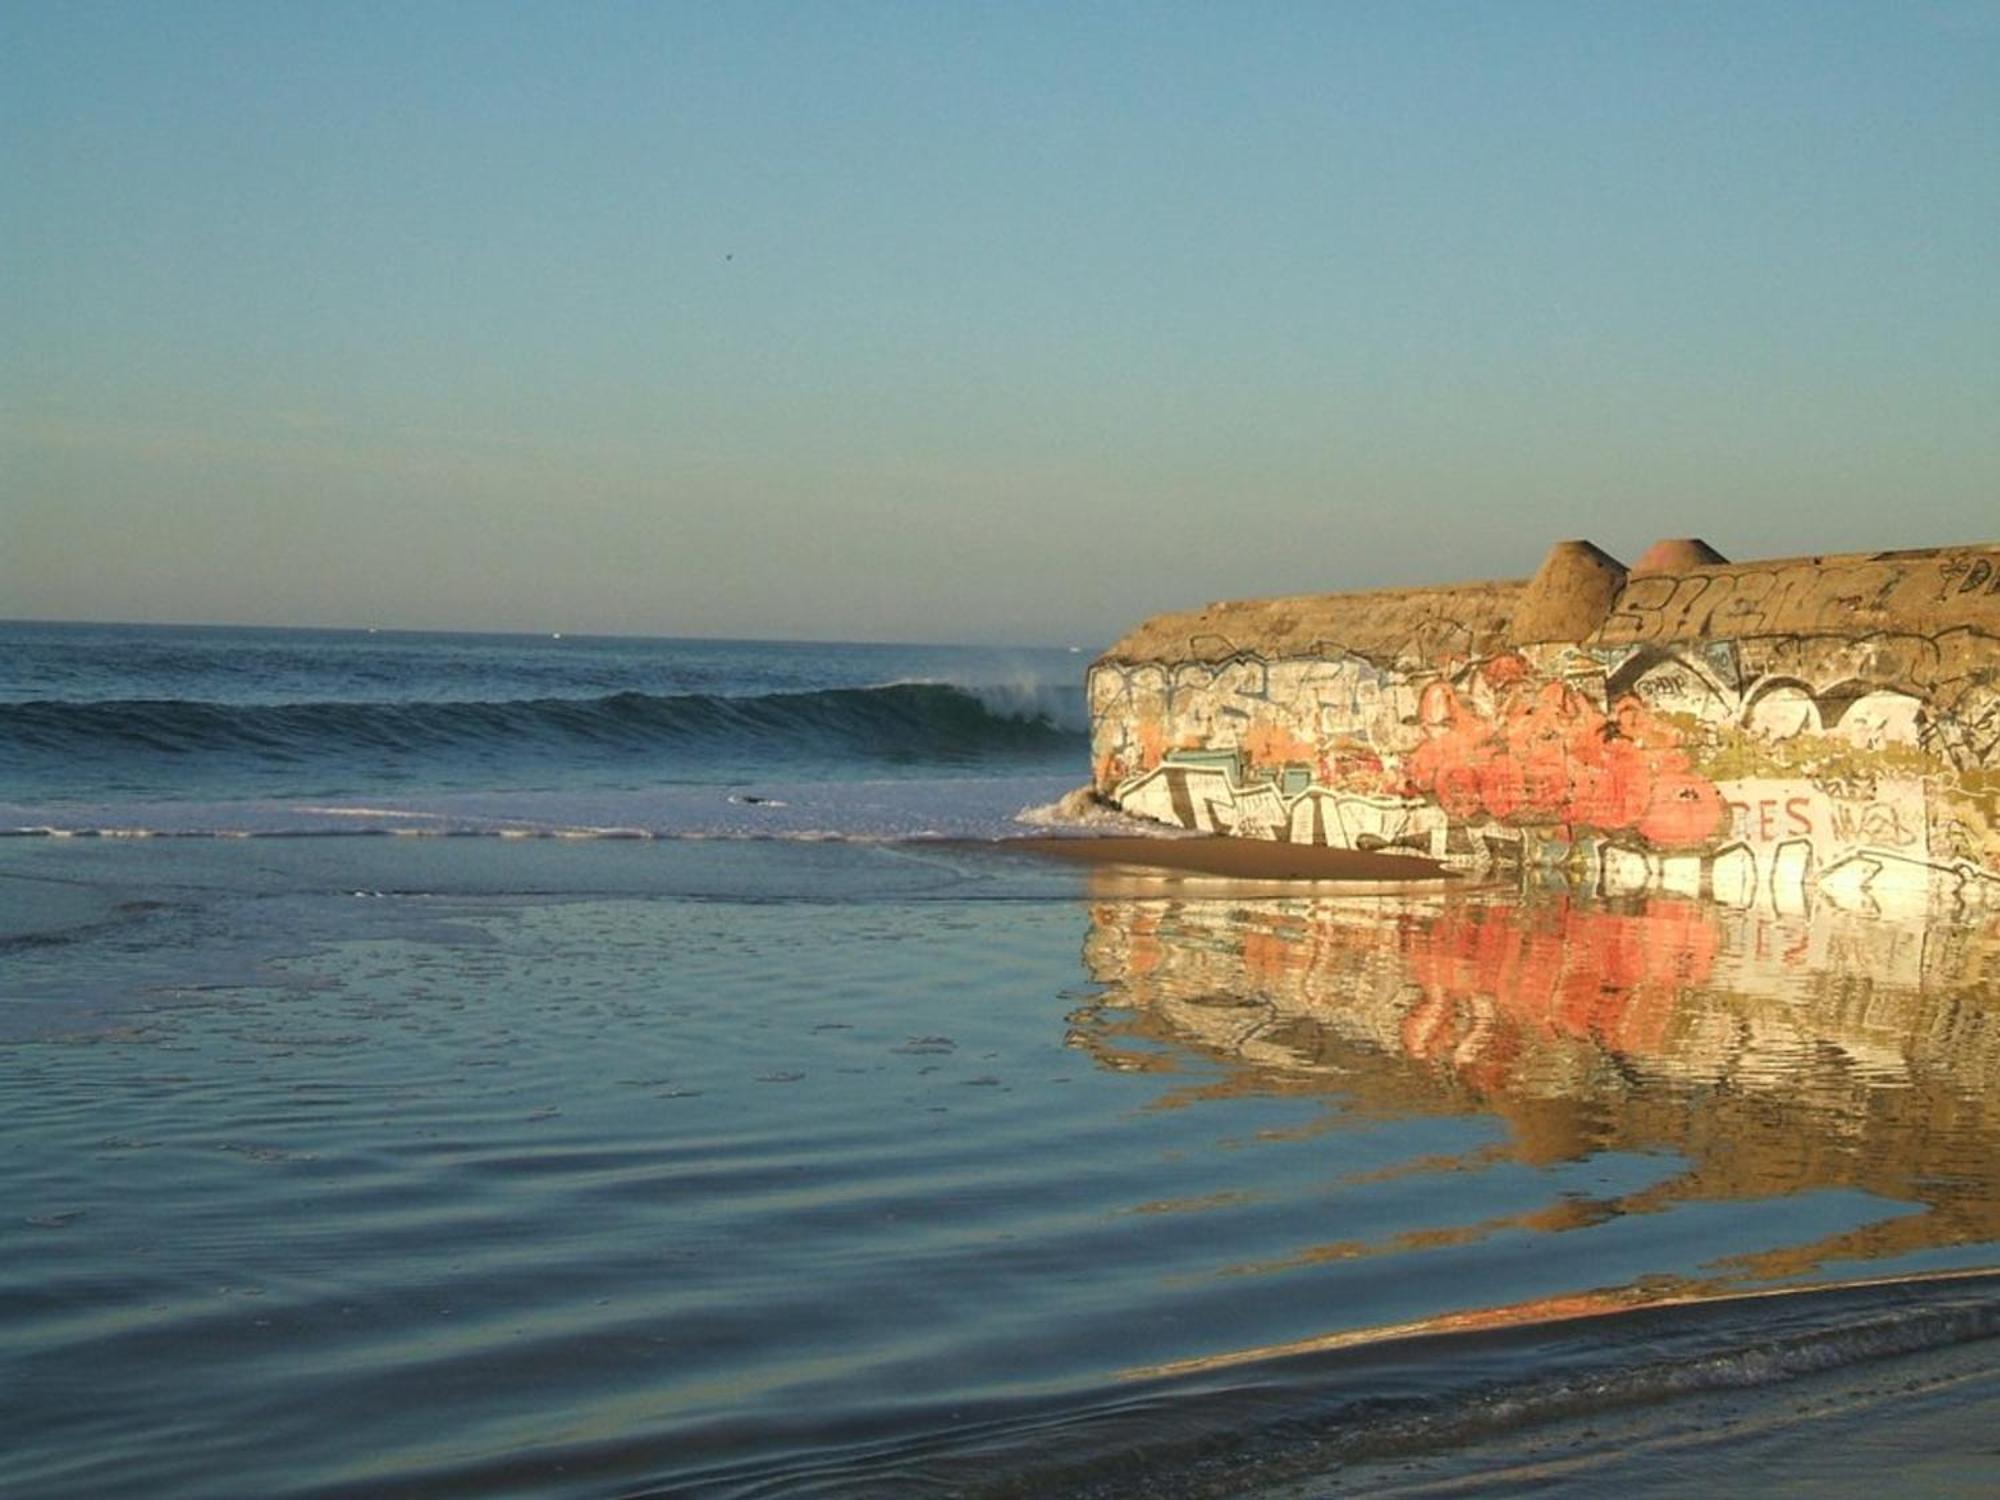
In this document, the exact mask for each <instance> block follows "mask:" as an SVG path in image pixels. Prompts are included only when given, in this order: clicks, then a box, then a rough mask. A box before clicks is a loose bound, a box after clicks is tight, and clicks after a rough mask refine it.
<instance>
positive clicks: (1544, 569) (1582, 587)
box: [1509, 541, 1625, 645]
mask: <svg viewBox="0 0 2000 1500" xmlns="http://www.w3.org/2000/svg"><path fill="white" fill-rule="evenodd" d="M1624 587H1625V564H1623V563H1622V562H1620V561H1619V560H1618V559H1617V558H1615V557H1613V556H1612V555H1611V554H1610V553H1609V552H1606V551H1605V550H1604V549H1603V548H1602V547H1599V546H1596V545H1595V544H1594V543H1591V542H1585V541H1570V542H1557V543H1556V544H1555V546H1553V547H1551V548H1550V549H1549V555H1548V556H1547V557H1545V558H1543V559H1542V565H1541V567H1540V568H1538V569H1536V570H1535V576H1534V577H1533V578H1530V579H1529V580H1528V582H1527V585H1526V586H1525V587H1524V588H1523V589H1522V590H1521V596H1520V599H1519V600H1518V601H1517V602H1516V603H1515V605H1514V619H1513V628H1512V630H1511V631H1510V632H1509V634H1510V635H1511V636H1512V638H1513V639H1514V640H1515V641H1516V642H1517V643H1519V644H1521V645H1531V644H1534V643H1537V642H1541V641H1580V640H1582V639H1583V638H1584V637H1585V636H1587V635H1590V634H1591V633H1592V632H1593V631H1595V630H1596V629H1597V627H1598V626H1600V625H1602V624H1603V623H1604V621H1605V620H1606V619H1607V618H1608V617H1609V616H1610V614H1611V606H1612V604H1613V603H1615V602H1616V600H1617V598H1618V595H1619V592H1620V590H1622V589H1623V588H1624Z"/></svg>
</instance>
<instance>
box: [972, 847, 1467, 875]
mask: <svg viewBox="0 0 2000 1500" xmlns="http://www.w3.org/2000/svg"><path fill="white" fill-rule="evenodd" d="M1004 847H1006V848H1009V849H1018V850H1020V851H1022V852H1024V853H1030V854H1046V855H1050V856H1053V857H1054V858H1057V859H1066V860H1072V861H1074V862H1076V863H1078V864H1086V865H1137V866H1143V867H1146V868H1150V869H1156V870H1182V871H1186V872H1188V873H1190V874H1196V875H1220V876H1224V877H1227V878H1229V879H1232V880H1346V881H1384V880H1395V881H1403V880H1444V879H1449V878H1451V872H1450V871H1448V870H1447V869H1445V867H1444V866H1443V865H1441V864H1439V863H1438V862H1437V861H1436V860H1431V859H1425V858H1423V857H1421V856H1420V855H1414V854H1381V853H1374V852H1367V853H1364V852H1361V851H1359V850H1354V849H1329V848H1326V847H1325V846H1324V845H1320V844H1281V843H1277V842H1275V841H1273V840H1269V839H1241V838H1218V837H1207V838H1132V837H1117V838H1025V839H1008V840H1007V841H1006V843H1005V846H1004Z"/></svg>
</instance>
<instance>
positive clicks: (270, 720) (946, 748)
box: [0, 682, 1083, 766]
mask: <svg viewBox="0 0 2000 1500" xmlns="http://www.w3.org/2000/svg"><path fill="white" fill-rule="evenodd" d="M1082 720H1083V700H1082V691H1081V689H1067V688H1052V687H1049V686H1046V685H1042V686H1025V687H1010V686H995V687H959V686H955V685H953V684H949V683H939V682H900V683H890V684H887V685H884V686H880V687H865V688H830V689H822V690H820V691H815V692H787V693H768V694H764V695H761V696H753V697H730V696H721V695H709V694H684V695H677V696H657V695H654V694H649V693H636V692H622V693H612V694H609V695H607V696H604V697H597V698H530V699H513V700H505V701H495V702H478V701H444V702H437V701H433V702H348V701H338V702H309V703H264V704H239V703H213V702H196V701H187V700H179V699H161V700H149V699H125V700H108V701H94V702H71V701H65V700H39V701H30V702H24V703H6V704H0V766H4V765H6V764H8V763H9V762H10V761H14V762H22V761H31V760H43V759H55V758H61V759H74V758H83V759H88V760H104V759H114V758H120V757H123V756H129V755H132V754H141V755H147V756H161V755H165V756H185V757H201V756H210V755H213V756H220V757H226V758H230V759H242V758H248V759H251V760H255V761H259V762H263V763H267V764H287V763H300V762H306V761H311V760H317V759H321V758H323V757H327V756H330V755H335V756H368V757H383V756H388V757H399V756H408V755H426V754H436V753H440V752H442V753H445V754H450V753H452V752H459V751H463V752H470V753H472V754H474V755H479V754H482V753H499V752H506V753H509V754H521V753H528V754H541V755H547V756H554V757H563V756H566V755H571V754H579V755H585V756H592V755H602V754H604V753H606V752H610V753H614V754H615V753H618V752H626V751H629V752H649V751H660V750H676V749H703V748H709V747H713V748H715V749H718V750H721V751H724V752H726V753H728V754H729V755H730V756H731V757H734V756H737V755H740V754H742V753H743V752H745V751H752V752H759V753H764V754H771V753H779V754H782V753H784V752H786V751H787V750H791V751H794V752H797V753H800V754H804V755H809V756H814V757H822V758H824V757H837V758H847V757H856V758H861V759H869V760H877V759H888V760H908V761H926V760H943V761H962V760H971V759H985V758H991V757H1001V758H1005V757H1009V756H1017V755H1040V754H1045V753H1057V752H1068V751H1073V750H1074V749H1076V747H1077V746H1078V745H1079V744H1080V743H1081V740H1082V730H1081V727H1080V726H1081V723H1082Z"/></svg>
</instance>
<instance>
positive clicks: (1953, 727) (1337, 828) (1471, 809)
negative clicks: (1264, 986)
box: [1089, 542, 2000, 910]
mask: <svg viewBox="0 0 2000 1500" xmlns="http://www.w3.org/2000/svg"><path fill="white" fill-rule="evenodd" d="M1089 689H1090V704H1091V716H1092V735H1093V738H1092V754H1093V760H1094V773H1095V783H1096V787H1097V790H1098V792H1099V793H1100V795H1102V796H1104V797H1105V798H1107V799H1108V800H1110V801H1112V802H1114V803H1116V804H1118V805H1119V806H1121V807H1122V808H1124V809H1125V810H1126V811H1128V812H1131V813H1136V814H1139V815H1142V816H1145V817H1150V818H1155V819H1159V820H1161V821H1164V822H1168V823H1174V824H1178V825H1180V826H1183V827H1186V828H1190V829H1198V830H1201V831H1204V832H1214V833H1225V834H1234V835H1238V836H1243V837H1250V838H1263V839H1279V840H1289V841H1294V842H1301V843H1313V844H1324V845H1329V846H1333V847H1336V848H1349V849H1362V850H1387V851H1391V852H1396V851H1407V852H1410V853H1413V854H1420V855H1424V856H1427V857H1429V858H1432V859H1436V860H1440V861H1442V862H1444V863H1446V864H1448V865H1451V866H1454V867H1457V868H1461V869H1469V870H1479V871H1487V870H1499V869H1519V870H1524V871H1528V872H1540V873H1543V874H1546V875H1547V876H1548V877H1550V878H1551V879H1556V880H1561V881H1564V882H1568V883H1571V884H1573V885H1581V886H1584V887H1587V888H1591V889H1595V890H1600V891H1605V892H1608V893H1612V894H1617V893H1620V892H1623V891H1631V892H1638V891H1641V890H1647V889H1665V890H1668V891H1673V892H1679V893H1683V894H1687V895H1699V896H1705V897H1711V898H1713V899H1716V900H1718V901H1721V902H1724V903H1726V904H1730V905H1736V906H1745V907H1747V906H1752V905H1759V904H1763V905H1768V906H1772V907H1775V908H1777V909H1778V910H1785V909H1790V908H1795V907H1798V906H1800V905H1802V904H1803V903H1805V902H1807V901H1809V900H1811V899H1813V898H1814V897H1815V896H1821V895H1823V896H1825V897H1828V898H1830V899H1832V900H1834V901H1836V902H1838V903H1841V904H1849V905H1856V906H1868V905H1876V906H1880V905H1883V904H1885V903H1888V904H1894V903H1899V902H1901V903H1908V902H1912V901H1915V902H1930V901H1935V900H1940V899H1945V900H1954V901H1959V902H1968V903H1975V904H2000V547H1975V548H1950V549H1935V550H1928V551H1920V552H1897V553H1880V554H1867V555H1854V556H1845V557H1826V558H1809V559H1797V560H1787V561H1776V562H1761V563H1752V564H1729V563H1726V562H1723V561H1722V560H1721V559H1720V558H1719V557H1718V556H1717V555H1716V554H1715V553H1714V552H1713V551H1712V550H1711V549H1708V548H1707V547H1705V546H1704V545H1702V544H1700V543H1694V542H1680V543H1663V544H1662V545H1661V546H1659V547H1656V548H1654V549H1653V551H1652V552H1650V553H1648V554H1647V555H1646V557H1644V558H1642V559H1641V560H1640V562H1639V564H1637V565H1635V567H1634V568H1633V569H1631V570H1630V571H1629V572H1628V570H1627V569H1626V568H1625V567H1624V566H1623V565H1622V564H1619V563H1618V562H1616V561H1615V560H1614V559H1612V558H1610V557H1608V556H1606V555H1605V554H1604V553H1602V552H1600V551H1598V550H1597V549H1596V548H1594V547H1591V546H1590V545H1589V544H1588V543H1575V542H1571V543H1563V544H1561V545H1560V546H1558V547H1557V548H1556V549H1555V551H1554V552H1552V553H1551V554H1550V557H1549V559H1548V561H1547V562H1545V563H1544V564H1543V566H1542V569H1541V571H1540V572H1538V573H1537V574H1536V575H1535V577H1534V578H1532V579H1529V580H1526V581H1525V582H1521V583H1491V584H1479V585H1473V586H1470V587H1466V588H1462V589H1425V590H1404V591H1396V592H1385V593H1376V594H1347V595H1333V596H1326V597H1322V598H1303V599H1283V600H1269V601H1257V602H1251V603H1242V604H1223V605H1212V606H1210V607H1208V608H1207V609H1204V610H1201V611H1198V612H1193V613H1189V614H1184V615H1166V616H1160V617H1158V618H1155V619H1153V620H1149V621H1147V622H1146V623H1145V624H1144V625H1142V626H1140V627H1139V629H1137V630H1135V631H1134V632H1133V633H1132V634H1131V635H1129V636H1127V637H1126V638H1125V639H1124V640H1122V641H1120V642H1119V643H1118V644H1117V645H1115V646H1113V647H1112V648H1111V650H1110V651H1109V652H1107V653H1106V654H1105V656H1104V657H1102V658H1101V659H1100V660H1099V661H1097V662H1096V663H1095V664H1094V665H1093V666H1092V668H1091V672H1090V683H1089Z"/></svg>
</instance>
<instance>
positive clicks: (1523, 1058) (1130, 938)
mask: <svg viewBox="0 0 2000 1500" xmlns="http://www.w3.org/2000/svg"><path fill="white" fill-rule="evenodd" d="M1084 962H1085V966H1086V968H1087V969H1088V971H1089V973H1090V976H1091V978H1092V979H1093V980H1094V981H1095V982H1096V983H1097V984H1098V985H1099V986H1101V992H1100V994H1099V996H1098V998H1097V1000H1096V1001H1095V1002H1094V1004H1093V1005H1092V1006H1091V1007H1090V1008H1088V1009H1086V1010H1085V1011H1082V1012H1079V1013H1078V1015H1077V1016H1075V1017H1074V1018H1073V1022H1074V1026H1075V1029H1074V1031H1073V1033H1072V1039H1073V1041H1074V1042H1075V1043H1076V1044H1077V1045H1079V1046H1083V1047H1085V1048H1087V1049H1089V1050H1090V1051H1092V1052H1093V1053H1094V1054H1095V1055H1097V1056H1099V1057H1100V1058H1102V1059H1103V1060H1104V1061H1105V1062H1106V1063H1107V1064H1109V1065H1111V1066H1118V1067H1127V1066H1134V1065H1143V1059H1144V1057H1145V1055H1146V1054H1145V1051H1144V1049H1145V1048H1146V1047H1147V1046H1149V1045H1162V1044H1164V1045H1166V1046H1170V1047H1173V1048H1177V1049H1186V1048H1193V1049H1196V1050H1198V1051H1200V1052H1202V1053H1205V1054H1206V1055H1208V1056H1209V1057H1210V1058H1212V1059H1214V1060H1216V1061H1218V1062H1220V1063H1221V1064H1223V1066H1224V1072H1223V1074H1222V1076H1221V1077H1220V1078H1219V1079H1216V1080H1214V1081H1207V1080H1201V1081H1194V1080H1191V1083H1190V1087H1192V1088H1196V1089H1206V1090H1220V1091H1224V1092H1230V1093H1241V1092H1250V1091H1257V1092H1280V1093H1288V1094H1316V1093H1324V1094H1327V1095H1328V1096H1329V1097H1330V1098H1333V1099H1336V1100H1338V1101H1339V1102H1340V1105H1341V1107H1342V1108H1347V1109H1355V1108H1359V1109H1363V1110H1380V1111H1388V1112H1395V1113H1407V1112H1413V1111H1432V1112H1447V1113H1452V1112H1460V1111H1480V1112H1491V1113H1493V1114H1496V1115H1497V1116H1499V1117H1500V1118H1501V1119H1502V1120H1504V1121H1505V1122H1506V1123H1507V1125H1508V1127H1509V1140H1508V1144H1507V1148H1506V1153H1507V1154H1508V1155H1510V1156H1514V1157H1516V1158H1518V1159H1521V1160H1526V1161H1533V1162H1548V1161H1553V1160H1558V1159H1580V1158H1582V1157H1584V1156H1587V1155H1590V1154H1592V1153H1594V1152H1597V1151H1603V1150H1636V1151H1647V1152H1657V1151H1662V1150H1666V1151H1672V1152H1674V1153H1677V1154H1679V1155H1680V1156H1682V1157H1684V1158H1685V1160H1686V1169H1685V1171H1684V1172H1683V1173H1681V1174H1680V1175H1678V1176H1677V1177H1675V1178H1674V1179H1673V1180H1671V1181H1669V1182H1667V1183H1665V1184H1663V1185H1661V1186H1659V1187H1657V1188H1649V1189H1647V1190H1646V1191H1645V1192H1643V1193H1641V1194H1640V1195H1637V1196H1635V1197H1631V1198H1627V1199H1624V1200H1621V1201H1620V1202H1619V1203H1617V1204H1615V1205H1613V1206H1612V1209H1611V1211H1614V1212H1645V1211H1648V1210H1649V1209H1655V1208H1659V1207H1661V1206H1663V1205H1664V1203H1665V1202H1667V1201H1669V1200H1674V1199H1683V1200H1692V1199H1717V1198H1738V1197H1766V1196H1774V1195H1778V1194H1784V1193H1796V1192H1804V1191H1808V1190H1812V1189H1824V1188H1849V1189H1860V1190H1863V1191H1867V1192H1871V1193H1874V1194H1877V1195H1879V1196H1881V1197H1883V1198H1885V1199H1889V1200H1899V1201H1903V1202H1911V1203H1916V1204H1918V1205H1920V1206H1922V1207H1923V1208H1924V1209H1926V1210H1928V1212H1926V1213H1924V1214H1920V1215H1914V1216H1910V1215H1901V1214H1892V1215H1890V1216H1888V1217H1886V1218H1884V1219H1883V1220H1881V1221H1879V1222H1875V1223H1871V1224H1869V1225H1867V1226H1865V1227H1863V1228H1861V1229H1858V1230H1855V1231H1853V1232H1851V1233H1844V1234H1842V1235H1840V1236H1837V1237H1835V1238H1833V1239H1829V1240H1826V1241H1823V1242H1819V1243H1816V1244H1812V1245H1808V1246H1804V1247H1801V1248H1800V1249H1799V1250H1798V1251H1796V1252H1788V1253H1790V1254H1793V1255H1794V1259H1795V1262H1796V1263H1795V1264H1787V1265H1773V1266H1770V1267H1766V1268H1765V1269H1766V1270H1768V1271H1771V1272H1774V1273H1776V1272H1785V1273H1790V1272H1795V1271H1798V1270H1801V1269H1804V1268H1806V1267H1808V1266H1810V1265H1813V1264H1817V1263H1819V1262H1821V1261H1823V1260H1828V1259H1838V1258H1845V1257H1852V1256H1861V1257H1872V1256H1882V1255H1891V1254H1901V1253H1906V1252H1909V1251H1911V1250H1915V1249H1925V1248H1931V1247H1934V1246H1937V1245H1941V1244H1971V1243H1985V1242H1988V1241H1991V1240H1993V1239H1995V1238H1996V1237H2000V1093H1996V1089H2000V1007H1996V1005H1995V1004H1994V1003H1993V1001H1994V996H1995V993H1996V990H1995V985H1996V981H2000V918H1995V917H1993V916H1991V915H1988V916H1986V917H1983V918H1981V919H1980V920H1978V921H1972V922H1967V921H1960V920H1956V919H1947V920H1942V921H1937V922H1925V921H1922V920H1918V921H1907V922H1906V921H1894V922H1888V921H1880V920H1876V919H1872V918H1869V917H1866V916H1861V915H1857V914H1854V913H1851V912H1845V911H1840V910H1838V909H1835V908H1834V907H1832V906H1830V905H1828V904H1824V903H1822V904H1820V905H1818V906H1816V907H1815V909H1814V911H1813V912H1812V913H1811V914H1810V915H1782V914H1772V913H1760V912H1757V911H1751V910H1742V911H1731V910H1727V909H1725V908H1720V907H1717V906H1715V905H1714V904H1712V903H1707V902H1702V901H1694V900H1687V899H1684V898H1681V897H1675V896H1663V895H1654V896H1649V897H1640V898H1635V899H1632V900H1626V901H1619V902H1615V903H1607V902H1601V901H1590V900H1583V899H1579V898H1575V897H1571V896H1554V897H1551V898H1548V899H1542V900H1531V901H1525V902H1524V901H1522V900H1520V899H1518V898H1514V897H1509V896H1502V895H1499V894H1497V893H1494V892H1490V891H1488V892H1475V893H1472V894H1471V895H1470V896H1466V897H1459V896H1439V895H1425V896H1412V897H1409V898H1401V899H1398V898H1379V897H1351V896H1350V897H1314V898H1298V899H1269V898H1266V899H1261V900H1256V901H1244V900H1240V899H1232V900H1203V899H1185V900H1166V901H1162V900H1157V899H1150V900H1135V899H1129V898H1126V897H1123V896H1119V895H1109V896H1107V897H1105V898H1104V899H1101V900H1099V901H1097V902H1095V903H1094V904H1093V906H1092V909H1091V920H1090V930H1089V934H1088V936H1087V938H1086V940H1085V947H1084Z"/></svg>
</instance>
